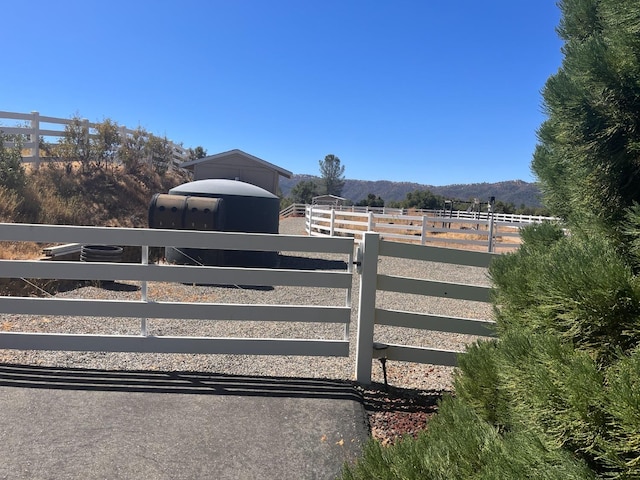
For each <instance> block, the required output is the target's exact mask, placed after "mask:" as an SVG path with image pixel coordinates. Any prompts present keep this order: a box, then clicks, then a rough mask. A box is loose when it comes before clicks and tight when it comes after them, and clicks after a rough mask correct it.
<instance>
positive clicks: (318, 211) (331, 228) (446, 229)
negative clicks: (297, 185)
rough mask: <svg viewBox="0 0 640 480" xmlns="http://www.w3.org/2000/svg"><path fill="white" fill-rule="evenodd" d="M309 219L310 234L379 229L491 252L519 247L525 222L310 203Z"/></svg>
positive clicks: (406, 238)
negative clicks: (352, 209)
mask: <svg viewBox="0 0 640 480" xmlns="http://www.w3.org/2000/svg"><path fill="white" fill-rule="evenodd" d="M305 220H306V223H305V228H306V231H307V233H308V234H309V235H310V236H327V237H334V236H346V237H353V238H354V239H355V240H356V242H360V241H362V238H363V235H364V233H365V232H378V233H379V234H380V235H381V236H382V237H383V238H385V239H389V240H395V241H400V242H408V243H418V244H420V245H427V244H431V245H441V246H442V245H446V246H462V247H463V248H469V247H471V248H476V249H483V250H485V251H488V252H498V251H502V252H504V251H508V250H514V249H517V248H518V247H519V245H520V227H522V226H523V224H522V223H520V222H517V221H515V222H514V221H502V220H497V219H496V217H493V216H491V214H489V215H488V218H487V216H486V215H485V216H484V218H480V217H479V216H476V217H465V216H440V215H438V211H433V212H430V213H429V214H426V213H425V214H422V215H415V214H410V215H406V214H388V213H387V214H383V213H375V212H373V211H369V212H366V213H364V212H362V213H361V212H351V211H344V210H337V209H332V208H319V207H317V206H307V208H306V213H305Z"/></svg>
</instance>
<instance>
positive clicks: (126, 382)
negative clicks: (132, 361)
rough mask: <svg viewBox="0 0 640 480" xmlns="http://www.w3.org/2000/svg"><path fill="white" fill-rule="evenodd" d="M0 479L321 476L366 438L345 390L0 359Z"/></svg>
mask: <svg viewBox="0 0 640 480" xmlns="http://www.w3.org/2000/svg"><path fill="white" fill-rule="evenodd" d="M0 425H1V428H0V445H2V460H1V461H0V478H2V479H12V480H13V479H56V480H58V479H76V478H77V479H109V480H111V479H200V478H205V479H209V478H210V479H296V480H299V479H331V478H335V477H336V475H338V474H339V473H340V469H341V466H342V464H343V462H344V461H349V460H353V459H354V458H355V457H357V455H358V454H359V452H360V450H361V447H362V444H363V443H364V442H365V441H366V439H367V426H366V416H365V413H364V409H363V407H362V404H361V403H360V399H359V397H358V395H357V393H356V392H355V391H354V390H353V387H352V386H351V385H348V384H345V383H341V382H337V381H321V380H303V379H283V378H265V377H237V376H224V375H215V374H197V373H175V372H148V371H145V372H122V371H120V372H106V371H96V370H80V369H55V368H46V367H33V366H21V365H6V364H0Z"/></svg>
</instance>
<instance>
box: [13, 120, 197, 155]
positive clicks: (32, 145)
mask: <svg viewBox="0 0 640 480" xmlns="http://www.w3.org/2000/svg"><path fill="white" fill-rule="evenodd" d="M4 120H9V121H13V122H14V123H15V121H16V120H18V121H22V122H23V124H22V125H16V126H5V125H4V123H5V122H4ZM72 122H73V120H71V119H67V118H57V117H47V116H44V115H40V113H38V112H31V113H16V112H3V111H0V132H2V133H4V134H5V135H17V136H19V137H20V138H21V139H23V140H24V141H23V142H22V144H21V147H22V148H23V157H22V161H23V162H25V163H34V164H35V165H39V164H40V161H41V160H44V159H45V158H43V157H42V156H41V152H40V138H45V139H47V138H54V139H56V141H57V139H60V138H62V137H64V135H65V127H66V126H67V125H69V124H71V123H72ZM83 123H84V125H86V127H87V128H88V130H89V135H90V136H95V131H93V132H92V130H93V129H95V127H96V125H97V124H95V123H92V122H89V121H88V120H86V119H84V120H83ZM133 133H134V130H130V129H128V128H126V127H124V126H121V127H120V136H121V137H122V138H125V137H126V136H127V135H132V134H133ZM169 143H170V144H171V147H172V149H173V157H174V158H173V164H174V165H178V164H180V163H182V162H185V161H187V160H188V153H187V151H186V150H185V149H184V148H183V147H182V146H181V145H177V144H175V143H173V142H169ZM14 145H15V142H13V141H7V142H4V146H5V147H8V148H11V147H13V146H14ZM24 152H28V153H27V154H26V155H25V154H24ZM172 166H173V165H172Z"/></svg>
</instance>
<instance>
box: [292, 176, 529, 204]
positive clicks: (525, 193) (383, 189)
mask: <svg viewBox="0 0 640 480" xmlns="http://www.w3.org/2000/svg"><path fill="white" fill-rule="evenodd" d="M301 180H319V177H315V176H313V175H294V176H293V177H292V178H290V179H287V178H281V179H280V189H281V190H282V193H283V195H284V196H285V197H286V196H288V195H289V192H291V189H292V188H293V187H294V186H295V185H296V184H297V183H298V182H300V181H301ZM415 190H430V191H431V192H433V193H434V194H436V195H441V196H443V197H445V198H448V199H456V200H472V199H474V198H479V199H480V201H483V202H484V201H486V200H488V199H489V197H496V200H500V201H502V202H504V203H513V204H514V205H515V206H516V207H519V206H520V205H523V204H524V205H525V206H527V207H539V206H541V203H540V189H539V187H538V184H537V183H529V182H525V181H522V180H510V181H506V182H497V183H469V184H456V185H445V186H439V187H437V186H433V185H423V184H419V183H412V182H390V181H387V180H377V181H370V180H345V185H344V189H343V190H342V196H343V197H345V198H348V199H349V200H351V201H352V202H354V203H355V202H358V201H360V200H362V199H363V198H366V197H367V195H368V194H369V193H373V194H374V195H376V196H379V197H380V198H382V199H383V200H384V201H385V202H391V201H400V200H404V199H405V197H406V196H407V193H408V192H413V191H415Z"/></svg>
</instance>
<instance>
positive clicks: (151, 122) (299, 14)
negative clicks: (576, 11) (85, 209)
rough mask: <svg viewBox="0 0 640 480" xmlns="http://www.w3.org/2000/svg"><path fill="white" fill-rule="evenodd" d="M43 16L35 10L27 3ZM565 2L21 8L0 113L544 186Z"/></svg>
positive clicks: (358, 170)
mask: <svg viewBox="0 0 640 480" xmlns="http://www.w3.org/2000/svg"><path fill="white" fill-rule="evenodd" d="M27 5H28V6H27ZM559 18H560V12H559V10H558V8H557V7H556V1H555V0H488V1H486V2H478V1H477V0H447V1H429V0H394V1H393V2H392V1H378V0H368V1H362V0H353V1H349V0H322V1H312V0H306V1H304V0H226V1H222V0H208V1H207V0H200V1H196V0H181V1H171V0H126V1H121V0H109V1H97V0H57V1H55V2H51V1H49V0H31V1H30V2H29V3H28V4H24V3H23V2H4V3H3V6H2V28H1V29H0V44H1V45H2V46H3V51H4V52H5V54H4V55H3V57H4V59H3V67H2V73H1V74H0V110H5V111H11V112H22V113H27V112H31V111H34V110H36V111H39V112H40V113H41V114H42V115H47V116H55V117H70V116H73V115H76V114H78V115H80V116H81V117H84V118H88V119H89V120H91V121H101V120H103V119H105V118H110V119H112V120H114V121H116V122H118V123H119V124H121V125H126V126H127V127H129V128H135V127H137V126H142V127H144V128H146V129H147V130H149V131H151V132H152V133H154V134H156V135H166V136H167V137H168V138H170V139H171V140H173V141H175V142H182V143H183V144H184V146H185V147H195V146H198V145H201V146H203V147H204V148H205V149H206V150H207V151H208V153H209V154H215V153H219V152H223V151H227V150H231V149H234V148H239V149H241V150H244V151H245V152H247V153H250V154H252V155H255V156H257V157H260V158H262V159H264V160H266V161H269V162H271V163H275V164H277V165H279V166H281V167H284V168H286V169H288V170H290V171H292V172H294V173H306V174H314V175H317V174H318V173H319V169H318V161H319V160H321V159H322V158H324V156H325V155H327V154H329V153H332V154H335V155H337V156H338V157H340V159H341V160H342V163H343V164H344V165H345V167H346V171H345V176H346V177H347V178H351V179H360V180H393V181H411V182H418V183H424V184H429V185H447V184H453V183H472V182H495V181H502V180H514V179H522V180H526V181H533V180H534V177H533V176H532V174H531V171H530V162H531V155H532V153H533V150H534V147H535V144H536V130H537V128H538V127H539V125H540V123H541V122H542V121H543V120H544V114H543V112H542V97H541V94H540V91H541V89H542V87H543V86H544V83H545V81H546V79H547V78H548V77H549V75H551V74H553V73H555V72H556V71H557V69H558V67H559V66H560V62H561V52H560V48H561V42H560V40H559V39H558V37H557V34H556V32H555V28H556V26H557V24H558V21H559Z"/></svg>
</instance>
